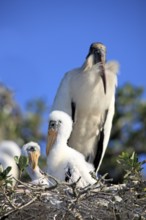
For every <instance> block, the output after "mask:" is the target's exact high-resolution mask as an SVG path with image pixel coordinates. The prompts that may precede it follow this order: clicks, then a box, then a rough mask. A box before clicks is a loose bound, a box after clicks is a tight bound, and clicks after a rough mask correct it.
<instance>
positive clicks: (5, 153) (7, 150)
mask: <svg viewBox="0 0 146 220" xmlns="http://www.w3.org/2000/svg"><path fill="white" fill-rule="evenodd" d="M20 154H21V150H20V148H19V146H18V145H17V144H16V143H15V142H13V141H9V140H5V141H2V142H0V164H1V165H2V167H3V170H5V169H6V168H7V167H11V170H10V172H9V174H8V176H10V177H9V178H11V180H12V186H15V184H16V180H15V178H16V179H18V178H19V169H18V166H17V164H16V162H15V160H14V157H15V156H18V157H20ZM13 177H14V178H13Z"/></svg>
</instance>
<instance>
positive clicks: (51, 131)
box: [46, 129, 57, 156]
mask: <svg viewBox="0 0 146 220" xmlns="http://www.w3.org/2000/svg"><path fill="white" fill-rule="evenodd" d="M56 137H57V131H56V130H54V129H49V130H48V137H47V146H46V154H47V156H48V154H49V151H50V149H51V147H52V145H53V144H54V143H55V140H56Z"/></svg>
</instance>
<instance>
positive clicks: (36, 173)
mask: <svg viewBox="0 0 146 220" xmlns="http://www.w3.org/2000/svg"><path fill="white" fill-rule="evenodd" d="M21 152H22V155H24V156H26V157H28V158H29V164H28V166H27V168H26V171H27V173H28V174H29V176H30V178H31V179H32V182H31V183H32V184H35V185H49V181H48V178H47V177H46V176H45V174H44V173H43V172H42V171H41V170H40V168H39V166H38V160H39V156H40V146H39V145H38V144H37V143H36V142H32V141H31V142H29V143H27V144H25V145H24V146H23V147H22V150H21Z"/></svg>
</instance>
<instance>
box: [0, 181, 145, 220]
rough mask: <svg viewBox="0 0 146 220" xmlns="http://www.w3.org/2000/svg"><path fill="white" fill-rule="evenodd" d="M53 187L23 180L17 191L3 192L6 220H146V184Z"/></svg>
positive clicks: (0, 215)
mask: <svg viewBox="0 0 146 220" xmlns="http://www.w3.org/2000/svg"><path fill="white" fill-rule="evenodd" d="M54 181H55V185H53V186H51V187H44V186H35V185H32V184H26V183H22V182H20V181H19V184H18V186H17V189H15V190H13V191H12V190H11V191H10V190H6V189H4V188H3V191H1V192H0V201H1V203H0V219H2V220H4V219H7V220H11V219H13V220H14V219H15V220H20V219H21V220H22V219H25V220H34V219H36V220H37V219H38V220H44V219H45V220H51V219H52V220H61V219H62V220H74V219H77V220H86V219H87V220H90V219H91V220H92V219H96V220H106V219H107V220H113V219H115V220H120V219H123V220H126V219H133V220H138V219H141V220H142V219H143V220H144V219H146V182H145V181H142V182H136V183H133V182H131V183H130V184H129V183H128V184H121V185H120V184H119V185H112V184H109V183H108V184H107V182H105V181H103V180H99V181H98V182H97V184H95V185H93V186H88V187H86V188H84V189H79V188H77V184H76V183H72V184H67V183H59V182H58V181H57V180H56V179H55V180H54Z"/></svg>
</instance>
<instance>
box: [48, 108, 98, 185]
mask: <svg viewBox="0 0 146 220" xmlns="http://www.w3.org/2000/svg"><path fill="white" fill-rule="evenodd" d="M71 130H72V120H71V117H70V116H69V115H67V114H66V113H64V112H61V111H53V112H51V114H50V116H49V129H48V141H47V148H46V152H47V155H48V156H47V166H48V170H47V171H48V173H49V174H51V175H52V176H55V177H56V178H58V179H59V180H61V181H69V182H75V181H77V180H78V179H79V177H81V179H80V181H79V182H78V187H85V186H87V185H89V184H93V183H95V180H94V179H93V178H92V177H91V175H90V173H89V172H93V171H94V167H93V165H92V164H89V163H87V162H86V161H85V157H84V156H83V155H82V154H81V153H79V152H78V151H76V150H74V149H72V148H70V147H69V146H68V145H67V140H68V138H69V136H70V133H71Z"/></svg>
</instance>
